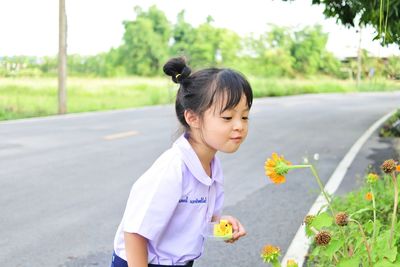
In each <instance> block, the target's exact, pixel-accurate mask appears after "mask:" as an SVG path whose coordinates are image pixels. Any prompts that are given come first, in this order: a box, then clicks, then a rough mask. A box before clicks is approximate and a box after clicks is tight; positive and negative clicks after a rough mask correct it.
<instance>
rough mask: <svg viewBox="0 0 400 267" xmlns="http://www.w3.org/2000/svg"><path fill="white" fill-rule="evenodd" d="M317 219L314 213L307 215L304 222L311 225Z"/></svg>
mask: <svg viewBox="0 0 400 267" xmlns="http://www.w3.org/2000/svg"><path fill="white" fill-rule="evenodd" d="M314 219H315V216H314V215H307V216H306V217H305V218H304V221H303V222H304V224H305V225H307V226H309V225H310V224H311V223H312V221H313V220H314Z"/></svg>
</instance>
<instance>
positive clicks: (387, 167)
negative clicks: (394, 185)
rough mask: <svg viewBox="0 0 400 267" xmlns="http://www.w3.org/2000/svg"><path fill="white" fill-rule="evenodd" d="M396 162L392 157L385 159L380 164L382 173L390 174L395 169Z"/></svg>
mask: <svg viewBox="0 0 400 267" xmlns="http://www.w3.org/2000/svg"><path fill="white" fill-rule="evenodd" d="M396 165H397V164H396V162H395V161H394V160H393V159H388V160H385V161H384V162H383V163H382V165H381V169H382V171H383V172H384V173H386V174H390V173H392V172H394V171H395V170H396Z"/></svg>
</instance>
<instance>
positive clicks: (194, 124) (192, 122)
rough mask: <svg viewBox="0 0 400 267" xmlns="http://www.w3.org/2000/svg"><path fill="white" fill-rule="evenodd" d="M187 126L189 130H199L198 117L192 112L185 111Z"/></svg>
mask: <svg viewBox="0 0 400 267" xmlns="http://www.w3.org/2000/svg"><path fill="white" fill-rule="evenodd" d="M183 115H184V116H185V120H186V122H187V124H189V126H190V128H200V117H199V115H197V114H196V113H194V112H193V111H192V110H185V112H184V114H183Z"/></svg>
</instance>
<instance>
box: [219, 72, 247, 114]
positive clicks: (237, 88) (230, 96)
mask: <svg viewBox="0 0 400 267" xmlns="http://www.w3.org/2000/svg"><path fill="white" fill-rule="evenodd" d="M213 91H214V96H213V97H212V98H213V101H212V102H219V103H221V106H220V113H222V112H224V111H225V110H228V109H232V108H234V107H236V106H237V105H238V104H239V102H240V99H241V98H242V96H243V95H245V97H246V102H247V107H248V108H249V109H250V108H251V105H252V104H253V93H252V90H251V86H250V84H249V83H248V82H247V80H246V79H245V78H244V77H243V75H241V74H240V73H238V72H236V71H234V70H231V69H224V70H223V71H221V72H220V73H218V75H217V81H216V83H215V89H214V90H213Z"/></svg>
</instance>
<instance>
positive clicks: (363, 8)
mask: <svg viewBox="0 0 400 267" xmlns="http://www.w3.org/2000/svg"><path fill="white" fill-rule="evenodd" d="M312 3H313V4H318V5H324V6H325V9H324V14H325V15H326V16H327V17H332V18H336V19H337V21H339V22H340V23H342V24H343V25H345V26H349V27H354V26H355V25H356V24H360V25H371V26H372V27H374V28H375V29H376V31H377V32H378V35H377V36H376V39H380V40H381V42H382V43H385V44H389V43H397V44H400V1H399V0H379V1H378V0H313V1H312Z"/></svg>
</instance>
